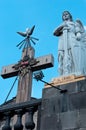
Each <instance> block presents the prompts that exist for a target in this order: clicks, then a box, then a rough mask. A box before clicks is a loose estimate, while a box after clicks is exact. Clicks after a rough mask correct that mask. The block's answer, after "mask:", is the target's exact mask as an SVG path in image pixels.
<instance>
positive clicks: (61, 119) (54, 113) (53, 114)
mask: <svg viewBox="0 0 86 130" xmlns="http://www.w3.org/2000/svg"><path fill="white" fill-rule="evenodd" d="M54 85H55V84H54ZM59 87H60V88H61V89H67V92H65V93H60V91H59V90H57V89H56V88H53V87H47V88H44V89H43V97H42V107H41V122H40V128H39V130H86V121H85V119H86V80H85V78H84V79H83V80H80V81H74V82H71V83H67V84H63V85H59Z"/></svg>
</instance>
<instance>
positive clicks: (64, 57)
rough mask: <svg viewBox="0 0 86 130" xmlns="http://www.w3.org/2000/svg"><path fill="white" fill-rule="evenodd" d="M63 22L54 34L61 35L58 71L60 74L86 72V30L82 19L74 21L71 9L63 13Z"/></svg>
mask: <svg viewBox="0 0 86 130" xmlns="http://www.w3.org/2000/svg"><path fill="white" fill-rule="evenodd" d="M62 20H63V23H62V24H61V25H59V26H58V27H57V28H56V29H55V31H54V35H55V36H58V37H59V43H58V63H59V66H58V71H59V74H60V75H69V74H76V75H78V74H85V73H86V67H85V66H86V63H85V56H86V54H85V53H86V32H85V29H84V27H83V24H82V22H81V21H80V20H76V21H75V22H74V21H73V18H72V15H71V14H70V12H69V11H64V12H63V14H62Z"/></svg>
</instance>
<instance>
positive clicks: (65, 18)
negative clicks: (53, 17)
mask: <svg viewBox="0 0 86 130" xmlns="http://www.w3.org/2000/svg"><path fill="white" fill-rule="evenodd" d="M62 20H63V21H68V20H69V21H73V18H72V15H71V14H70V12H69V11H64V12H63V14H62Z"/></svg>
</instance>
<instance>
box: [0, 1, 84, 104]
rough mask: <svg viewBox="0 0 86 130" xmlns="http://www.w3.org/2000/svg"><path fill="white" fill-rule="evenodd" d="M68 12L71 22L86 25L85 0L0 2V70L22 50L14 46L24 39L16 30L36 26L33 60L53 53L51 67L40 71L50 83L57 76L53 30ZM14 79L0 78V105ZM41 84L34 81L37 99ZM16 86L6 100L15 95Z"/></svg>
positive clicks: (18, 57)
mask: <svg viewBox="0 0 86 130" xmlns="http://www.w3.org/2000/svg"><path fill="white" fill-rule="evenodd" d="M64 10H68V11H70V12H71V14H72V16H73V20H76V19H77V18H79V19H80V20H81V21H82V23H83V24H84V25H86V14H85V12H86V0H0V71H1V69H2V66H5V65H9V64H12V63H16V62H17V61H19V60H20V58H21V53H22V51H21V50H19V49H18V48H17V47H16V45H17V44H18V43H19V42H20V41H21V40H23V37H21V36H19V35H18V34H17V33H16V32H17V31H25V29H26V28H27V27H30V28H31V27H32V26H33V25H35V26H36V27H35V30H34V33H33V36H34V37H37V38H39V41H38V42H37V44H36V45H35V46H34V45H33V47H34V48H35V58H36V57H39V56H43V55H47V54H51V53H52V54H53V56H54V59H55V60H54V62H55V63H54V67H53V68H49V69H46V70H43V73H44V75H45V77H44V80H45V81H48V82H50V81H51V79H52V78H54V77H57V76H58V72H57V68H58V62H57V46H58V38H57V37H54V36H53V31H54V29H55V28H56V27H57V26H58V25H59V24H60V23H61V22H62V12H63V11H64ZM14 80H15V77H13V78H9V79H2V77H0V104H1V103H3V102H4V100H5V98H6V96H7V94H8V92H9V90H10V88H11V86H12V84H13V82H14ZM43 87H44V84H43V83H41V82H36V81H34V80H33V86H32V88H33V90H32V96H33V97H37V98H40V97H41V95H42V89H43ZM16 92H17V83H16V84H15V86H14V88H13V90H12V92H11V94H10V96H9V98H8V99H11V98H12V97H14V96H15V95H16Z"/></svg>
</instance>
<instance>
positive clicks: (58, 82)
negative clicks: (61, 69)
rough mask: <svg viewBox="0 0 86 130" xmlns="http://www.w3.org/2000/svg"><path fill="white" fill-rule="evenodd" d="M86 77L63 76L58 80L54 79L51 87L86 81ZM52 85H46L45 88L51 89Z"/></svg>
mask: <svg viewBox="0 0 86 130" xmlns="http://www.w3.org/2000/svg"><path fill="white" fill-rule="evenodd" d="M85 79H86V76H84V75H79V76H76V75H69V76H61V77H57V78H53V79H52V82H50V84H51V85H54V86H58V85H63V84H68V83H73V82H77V81H81V80H85ZM51 85H47V84H45V88H48V87H51Z"/></svg>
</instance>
